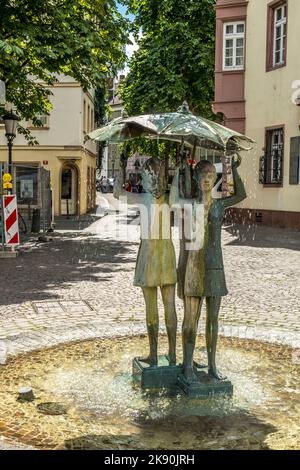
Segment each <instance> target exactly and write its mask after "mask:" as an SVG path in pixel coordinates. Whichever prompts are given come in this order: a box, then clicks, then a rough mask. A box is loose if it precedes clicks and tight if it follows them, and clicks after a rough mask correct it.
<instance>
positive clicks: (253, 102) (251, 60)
mask: <svg viewBox="0 0 300 470" xmlns="http://www.w3.org/2000/svg"><path fill="white" fill-rule="evenodd" d="M268 3H271V2H270V1H269V0H250V1H249V4H248V15H247V39H246V73H245V79H246V80H245V99H246V134H247V135H249V137H252V138H253V139H254V140H255V141H256V142H257V144H256V146H255V148H254V150H253V151H252V152H251V153H250V154H245V155H244V158H243V163H242V166H241V168H240V173H241V176H242V178H243V180H244V181H245V185H246V189H247V194H248V198H247V199H246V200H245V201H244V202H243V203H242V204H241V205H240V207H244V208H250V209H268V210H281V211H296V212H299V211H300V185H299V184H298V185H290V184H289V164H290V138H291V137H295V136H299V124H300V107H297V106H296V105H295V104H294V103H293V102H292V95H293V93H294V91H295V90H293V89H292V83H293V82H294V81H295V80H300V54H299V21H300V1H299V0H289V2H288V6H289V11H288V33H287V34H288V37H287V65H286V67H283V68H280V69H278V70H274V71H270V72H266V31H267V5H268ZM299 92H300V90H299ZM281 124H284V125H285V143H284V145H285V149H284V180H283V187H282V188H276V187H272V188H264V187H263V185H262V184H259V157H260V156H261V155H262V154H263V150H262V148H263V147H264V140H265V128H266V127H271V126H277V125H281Z"/></svg>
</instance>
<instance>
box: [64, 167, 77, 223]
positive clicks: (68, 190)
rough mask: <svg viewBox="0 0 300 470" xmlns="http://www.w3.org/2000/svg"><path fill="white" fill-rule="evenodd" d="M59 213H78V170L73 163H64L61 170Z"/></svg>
mask: <svg viewBox="0 0 300 470" xmlns="http://www.w3.org/2000/svg"><path fill="white" fill-rule="evenodd" d="M60 191H61V203H60V208H61V214H62V215H77V214H78V171H77V168H76V167H75V166H73V165H64V166H63V168H62V171H61V190H60Z"/></svg>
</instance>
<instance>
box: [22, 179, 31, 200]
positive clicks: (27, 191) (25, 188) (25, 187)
mask: <svg viewBox="0 0 300 470" xmlns="http://www.w3.org/2000/svg"><path fill="white" fill-rule="evenodd" d="M20 183H21V187H20V193H21V198H22V199H33V181H32V180H21V181H20Z"/></svg>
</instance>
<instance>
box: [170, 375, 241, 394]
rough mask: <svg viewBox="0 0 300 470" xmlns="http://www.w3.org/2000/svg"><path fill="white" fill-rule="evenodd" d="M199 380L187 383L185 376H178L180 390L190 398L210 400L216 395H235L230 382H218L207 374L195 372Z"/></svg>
mask: <svg viewBox="0 0 300 470" xmlns="http://www.w3.org/2000/svg"><path fill="white" fill-rule="evenodd" d="M195 374H196V375H197V380H196V381H195V382H187V380H186V379H185V377H184V375H183V374H179V376H178V382H177V384H178V386H179V388H180V389H181V390H182V391H183V392H184V393H185V394H186V395H187V396H188V397H190V398H208V397H212V396H215V395H221V394H222V395H228V396H232V394H233V385H232V383H231V382H230V380H217V379H214V378H213V377H210V376H209V375H208V374H207V373H206V372H204V371H202V370H201V371H199V370H195Z"/></svg>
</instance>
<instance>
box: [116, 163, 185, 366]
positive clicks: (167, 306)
mask: <svg viewBox="0 0 300 470" xmlns="http://www.w3.org/2000/svg"><path fill="white" fill-rule="evenodd" d="M121 165H122V166H123V168H122V169H121V171H120V177H119V178H118V180H117V182H116V184H115V189H114V196H115V197H117V198H119V197H120V196H121V195H122V196H126V197H127V204H134V205H139V207H140V214H141V221H140V224H141V242H140V247H139V252H138V256H137V261H136V268H135V275H134V285H135V286H139V287H141V288H142V291H143V295H144V299H145V304H146V323H147V331H148V338H149V347H150V351H149V355H148V356H147V357H145V358H141V359H140V360H141V361H143V362H147V363H148V364H150V366H157V362H158V356H157V343H158V331H159V317H158V306H157V291H158V288H160V291H161V294H162V300H163V304H164V312H165V322H166V329H167V335H168V342H169V352H168V359H169V364H170V365H175V364H176V332H177V315H176V309H175V285H176V282H177V274H176V258H175V250H174V246H173V242H172V239H171V224H170V210H169V196H168V194H167V193H166V190H167V181H166V174H165V164H164V161H163V160H160V159H159V158H157V157H152V158H150V159H149V160H147V161H146V163H145V164H144V165H143V168H142V185H143V189H144V191H145V193H128V192H126V191H124V190H123V189H122V187H123V183H124V181H122V179H123V175H124V173H125V172H124V171H123V170H124V165H125V166H126V161H124V159H123V161H122V160H121Z"/></svg>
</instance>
